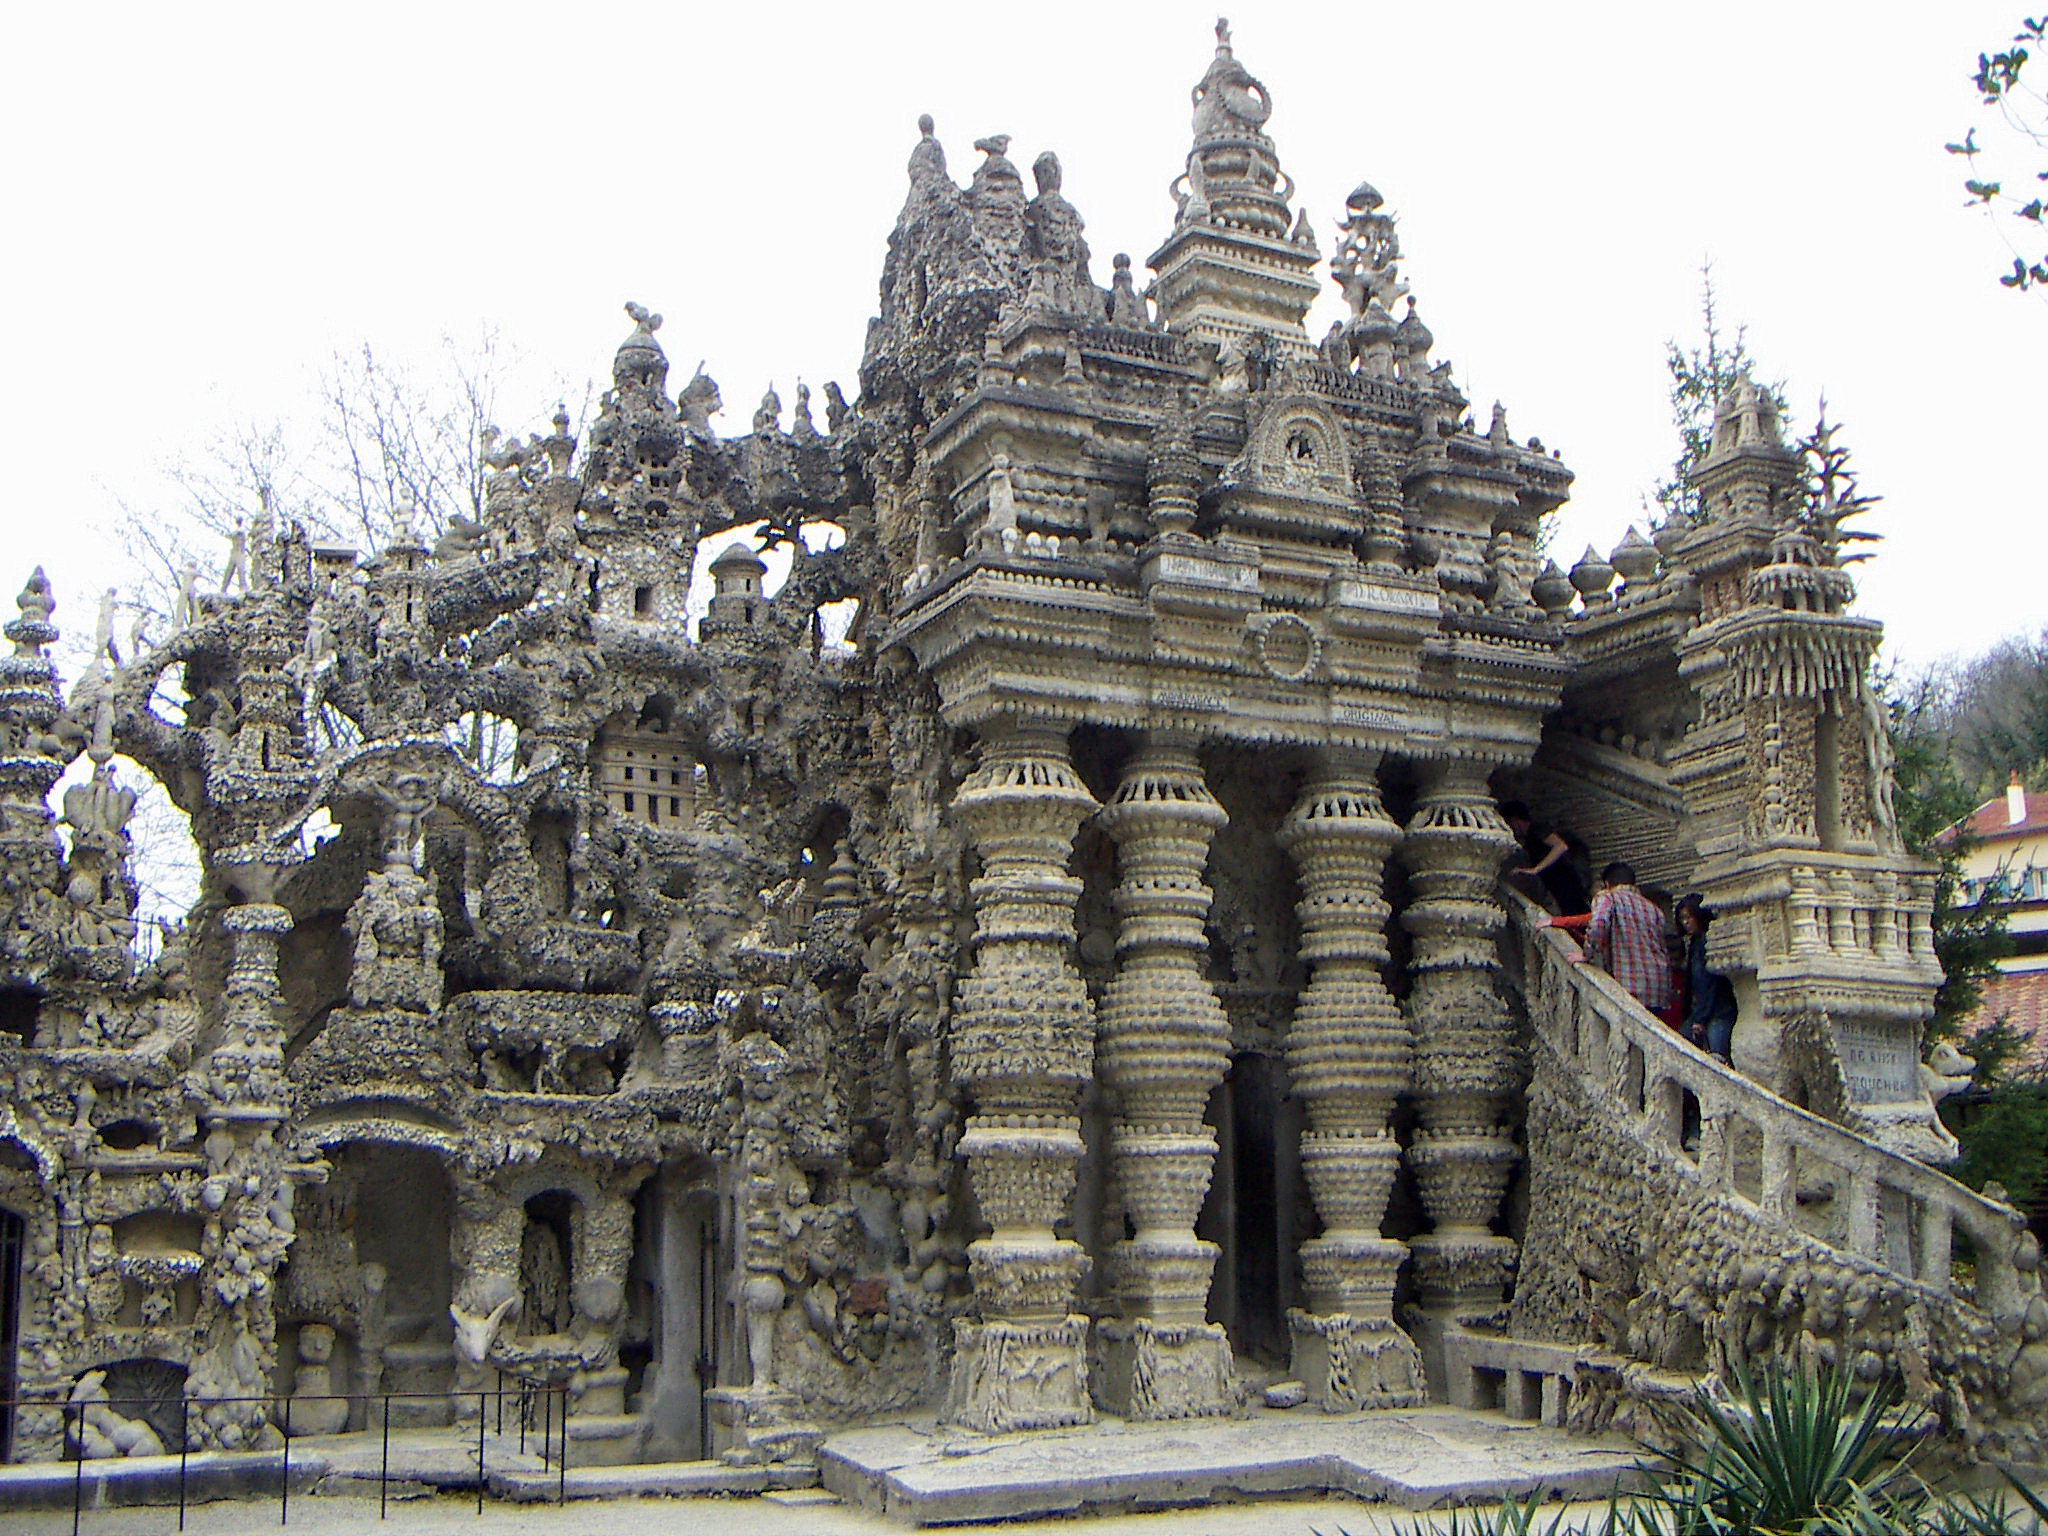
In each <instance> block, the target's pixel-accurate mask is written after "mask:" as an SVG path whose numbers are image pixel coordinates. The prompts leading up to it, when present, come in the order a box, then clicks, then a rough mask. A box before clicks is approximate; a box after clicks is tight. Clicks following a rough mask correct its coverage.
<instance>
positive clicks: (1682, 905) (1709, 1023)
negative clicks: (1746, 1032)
mask: <svg viewBox="0 0 2048 1536" xmlns="http://www.w3.org/2000/svg"><path fill="white" fill-rule="evenodd" d="M1672 911H1673V913H1674V914H1675V915H1676V916H1677V918H1678V930H1679V932H1680V933H1681V934H1683V935H1684V937H1685V996H1686V1002H1685V1037H1686V1039H1688V1040H1690V1041H1691V1042H1692V1043H1693V1044H1694V1045H1697V1046H1699V1047H1700V1048H1701V1049H1702V1050H1705V1051H1711V1052H1712V1053H1713V1054H1714V1055H1716V1056H1718V1057H1720V1058H1721V1059H1722V1060H1723V1061H1728V1060H1729V1059H1730V1056H1729V1051H1730V1047H1731V1045H1732V1043H1733V1041H1734V1038H1735V987H1734V985H1733V983H1731V982H1730V981H1729V980H1728V978H1727V977H1726V976H1724V975H1722V974H1721V972H1719V971H1714V970H1709V969H1708V968H1707V925H1708V924H1709V923H1711V922H1713V920H1714V909H1713V908H1712V907H1710V906H1708V905H1707V901H1706V898H1705V897H1704V896H1702V895H1700V893H1699V892H1697V891H1693V892H1691V893H1690V894H1688V895H1685V896H1681V897H1679V898H1678V905H1677V906H1676V907H1674V908H1673V909H1672Z"/></svg>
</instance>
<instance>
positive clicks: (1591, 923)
mask: <svg viewBox="0 0 2048 1536" xmlns="http://www.w3.org/2000/svg"><path fill="white" fill-rule="evenodd" d="M1552 926H1554V927H1558V928H1564V929H1566V930H1567V931H1572V930H1575V929H1576V928H1577V927H1578V924H1576V923H1569V922H1558V923H1555V924H1553V925H1552ZM1581 942H1582V943H1583V945H1584V949H1583V951H1582V953H1581V954H1580V956H1579V960H1578V963H1579V964H1582V965H1583V964H1585V963H1586V962H1588V961H1591V962H1592V963H1593V964H1595V965H1598V966H1600V967H1601V968H1602V969H1603V970H1605V971H1606V972H1607V974H1608V975H1610V976H1612V977H1613V978H1614V979H1615V980H1616V981H1618V982H1620V983H1621V984H1622V986H1624V987H1626V988H1627V989H1628V991H1629V993H1630V995H1631V996H1633V997H1634V998H1635V1000H1636V1001H1637V1002H1639V1003H1641V1004H1642V1005H1643V1006H1644V1007H1645V1008H1647V1009H1649V1010H1650V1012H1652V1013H1654V1014H1656V1015H1658V1016H1659V1017H1660V1018H1664V1019H1665V1022H1666V1023H1674V1022H1675V1020H1674V1019H1671V1018H1668V1017H1665V1016H1666V1015H1667V1014H1668V1013H1669V1012H1670V1009H1671V1004H1672V1000H1673V998H1674V997H1675V996H1676V992H1675V989H1674V988H1673V987H1672V984H1671V945H1670V943H1669V942H1668V941H1667V940H1666V938H1665V932H1664V913H1663V912H1662V910H1660V909H1659V908H1658V906H1657V903H1655V902H1654V901H1652V900H1650V898H1649V897H1647V896H1645V895H1644V894H1643V893H1642V891H1641V890H1639V889H1638V888H1637V886H1636V872H1635V870H1634V869H1633V868H1632V867H1631V866H1629V865H1627V864H1624V863H1622V862H1620V861H1619V860H1616V861H1615V862H1614V863H1612V864H1609V865H1608V866H1607V867H1606V868H1605V869H1603V870H1601V871H1600V894H1599V895H1598V896H1596V897H1594V898H1593V910H1592V913H1591V914H1590V915H1589V916H1588V917H1587V919H1586V923H1585V937H1584V939H1583V940H1582V941H1581Z"/></svg>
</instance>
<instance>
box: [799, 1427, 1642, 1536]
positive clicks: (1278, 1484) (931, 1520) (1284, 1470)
mask: <svg viewBox="0 0 2048 1536" xmlns="http://www.w3.org/2000/svg"><path fill="white" fill-rule="evenodd" d="M1639 1454H1640V1453H1639V1452H1638V1451H1637V1449H1636V1448H1635V1447H1634V1446H1633V1445H1631V1444H1630V1443H1628V1442H1627V1441H1624V1440H1621V1439H1619V1438H1613V1437H1595V1436H1584V1435H1573V1434H1567V1433H1566V1432H1565V1431H1563V1430H1560V1429H1554V1428H1550V1427H1548V1426H1545V1425H1539V1424H1527V1423H1518V1422H1514V1421H1511V1420H1509V1419H1506V1418H1504V1417H1501V1416H1500V1415H1497V1414H1487V1413H1473V1412H1469V1411H1465V1410H1460V1409H1455V1408H1418V1409H1414V1410H1411V1411H1386V1410H1382V1411H1379V1412H1375V1413H1367V1414H1345V1415H1339V1416H1334V1417H1333V1416H1326V1415H1323V1414H1319V1413H1314V1412H1311V1411H1304V1410H1300V1409H1296V1410H1291V1411H1284V1412H1283V1411H1273V1410H1265V1409H1261V1410H1259V1411H1257V1412H1254V1413H1252V1414H1250V1415H1249V1416H1247V1417H1245V1418H1241V1419H1210V1420H1201V1421H1182V1422H1176V1423H1164V1424H1158V1423H1153V1424H1127V1423H1123V1422H1120V1421H1118V1420H1114V1419H1104V1420H1101V1421H1100V1422H1098V1423H1096V1424H1094V1425H1091V1426H1088V1427H1086V1428H1082V1429H1070V1430H1040V1431H1037V1432H1034V1433H1031V1434H1016V1435H976V1434H972V1433H967V1432H963V1431H960V1430H956V1429H941V1428H938V1427H937V1426H936V1425H935V1424H934V1423H932V1422H931V1421H929V1420H923V1421H917V1422H912V1423H909V1424H900V1425H885V1426H881V1427H877V1428H873V1429H854V1430H845V1431H842V1432H840V1433H838V1434H834V1435H831V1436H829V1437H828V1438H827V1439H826V1441H825V1443H824V1445H823V1446H822V1447H821V1448H820V1450H819V1466H820V1472H821V1475H822V1479H823V1482H824V1485H825V1487H826V1488H827V1489H829V1490H831V1491H832V1492H833V1493H835V1494H837V1495H838V1496H839V1497H840V1498H842V1499H844V1500H845V1501H846V1502H847V1503H849V1504H854V1505H858V1506H860V1507H862V1508H864V1509H867V1510H870V1511H872V1512H874V1513H876V1514H881V1515H887V1516H889V1517H892V1518H894V1519H898V1520H903V1521H907V1522H909V1523H911V1524H915V1525H957V1524H962V1523H966V1522H970V1521H976V1520H1013V1519H1023V1518H1029V1517H1033V1516H1042V1515H1065V1514H1083V1513H1097V1512H1108V1511H1114V1510H1142V1509H1159V1508H1167V1507H1171V1506H1174V1505H1185V1504H1201V1503H1206V1502H1210V1501H1214V1500H1226V1499H1259V1498H1288V1497H1304V1498H1305V1497H1319V1496H1324V1495H1329V1494H1339V1495H1349V1496H1350V1497H1352V1498H1356V1499H1361V1500H1365V1501H1368V1502H1372V1503H1388V1504H1393V1505H1397V1506H1399V1507H1400V1508H1403V1509H1409V1510H1426V1509H1438V1508H1444V1507H1447V1506H1450V1505H1456V1504H1477V1503H1488V1502H1493V1501H1496V1500H1499V1499H1500V1498H1502V1497H1504V1496H1508V1495H1512V1496H1515V1497H1523V1496H1526V1495H1528V1494H1530V1493H1541V1494H1542V1496H1543V1497H1544V1499H1545V1500H1546V1501H1549V1500H1561V1499H1587V1498H1602V1497H1605V1495H1606V1494H1607V1492H1608V1491H1609V1490H1610V1489H1612V1488H1613V1487H1614V1486H1615V1485H1616V1483H1617V1482H1620V1483H1621V1484H1622V1485H1623V1486H1624V1487H1629V1486H1633V1473H1634V1467H1635V1462H1636V1458H1637V1456H1638V1455H1639Z"/></svg>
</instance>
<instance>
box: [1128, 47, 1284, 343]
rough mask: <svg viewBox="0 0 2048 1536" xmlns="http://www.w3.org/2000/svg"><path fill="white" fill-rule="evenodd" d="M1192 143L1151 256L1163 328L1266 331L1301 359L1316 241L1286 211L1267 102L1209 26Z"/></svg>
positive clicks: (1240, 338) (1227, 333)
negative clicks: (1209, 50)
mask: <svg viewBox="0 0 2048 1536" xmlns="http://www.w3.org/2000/svg"><path fill="white" fill-rule="evenodd" d="M1194 104H1195V121H1194V144H1193V146H1192V147H1191V148H1190V149H1189V150H1188V160H1187V169H1186V171H1185V172H1183V173H1182V174H1181V176H1180V177H1179V178H1178V179H1177V180H1176V181H1175V182H1174V184H1173V194H1174V197H1175V199H1176V201H1177V202H1178V203H1179V205H1180V206H1179V211H1178V213H1177V214H1176V215H1175V217H1174V227H1173V233H1172V235H1170V236H1169V237H1168V238H1167V241H1166V243H1165V244H1164V245H1162V246H1160V247H1159V249H1158V250H1156V251H1154V252H1153V253H1152V256H1151V259H1150V261H1149V263H1148V264H1149V265H1150V266H1151V268H1152V270H1153V271H1154V272H1156V273H1158V274H1159V276H1158V280H1157V282H1156V284H1155V286H1154V290H1153V291H1154V294H1155V296H1156V297H1157V298H1158V301H1159V313H1160V317H1161V319H1162V320H1164V322H1165V324H1166V327H1167V329H1168V330H1171V331H1180V332H1184V333H1186V334H1188V335H1190V336H1192V337H1194V338H1195V339H1197V340H1201V341H1213V342H1215V343H1217V344H1218V345H1221V344H1223V343H1226V342H1236V343H1237V344H1239V345H1243V344H1244V342H1245V341H1246V339H1247V338H1248V337H1251V336H1253V335H1256V334H1257V333H1259V332H1268V333H1271V334H1272V335H1273V336H1274V337H1275V338H1276V339H1277V340H1278V342H1279V345H1280V347H1281V350H1282V352H1283V353H1286V354H1290V355H1305V354H1306V353H1307V351H1308V349H1309V347H1308V334H1307V332H1305V331H1304V330H1303V329H1302V323H1301V322H1302V316H1304V315H1305V314H1307V313H1308V307H1309V305H1310V304H1311V303H1312V302H1313V301H1314V299H1315V296H1316V286H1317V284H1316V279H1315V276H1314V269H1315V265H1316V248H1315V237H1314V236H1313V235H1312V234H1310V233H1309V230H1308V228H1307V226H1306V224H1305V223H1304V224H1300V225H1297V224H1296V223H1295V221H1294V219H1293V216H1292V214H1291V213H1290V212H1289V208H1288V200H1289V198H1290V197H1291V196H1292V195H1293V192H1294V182H1293V178H1291V177H1290V176H1288V174H1287V173H1286V172H1285V171H1283V170H1282V169H1281V168H1280V155H1279V151H1278V150H1277V149H1275V148H1274V145H1273V141H1272V140H1271V139H1270V138H1268V137H1267V136H1266V129H1265V124H1266V119H1267V118H1268V117H1270V116H1271V115H1272V111H1273V98H1272V97H1271V95H1270V94H1268V92H1267V90H1266V88H1265V86H1263V85H1261V84H1260V83H1259V81H1258V80H1257V79H1255V78H1254V77H1253V76H1252V74H1251V73H1250V72H1249V71H1247V70H1246V69H1245V67H1244V66H1243V65H1242V64H1240V63H1238V61H1237V56H1236V55H1235V54H1234V53H1233V52H1232V51H1231V47H1230V27H1229V25H1228V24H1227V23H1225V22H1220V21H1219V22H1218V23H1217V24H1216V57H1215V58H1214V59H1213V60H1211V61H1210V64H1209V69H1208V72H1207V73H1206V74H1204V75H1203V76H1202V79H1201V82H1200V83H1199V84H1197V85H1196V86H1195V89H1194Z"/></svg>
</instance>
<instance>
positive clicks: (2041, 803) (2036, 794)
mask: <svg viewBox="0 0 2048 1536" xmlns="http://www.w3.org/2000/svg"><path fill="white" fill-rule="evenodd" d="M2021 794H2023V795H2024V796H2025V797H2026V806H2027V814H2026V815H2025V816H2024V817H2023V818H2022V819H2021V820H2019V821H2014V820H2013V819H2012V810H2011V806H2010V804H2009V803H2008V800H2007V797H2006V796H2005V795H2002V794H2001V795H1999V796H1998V797H1997V798H1996V799H1992V800H1986V801H1985V802H1984V803H1983V804H1982V805H1980V806H1978V807H1977V809H1976V810H1974V811H1972V812H1970V814H1969V815H1967V816H1965V817H1964V818H1963V819H1962V820H1961V821H1959V822H1957V823H1956V825H1955V826H1954V827H1950V828H1949V829H1948V831H1947V832H1944V833H1942V836H1943V837H1947V836H1948V835H1949V833H1950V832H1954V831H1955V830H1956V829H1957V828H1958V827H1960V828H1963V829H1965V830H1967V831H1968V832H1969V833H1970V834H1971V835H1972V836H1973V837H1976V838H1978V839H1980V840H1981V841H1984V842H1993V841H1996V840H1997V839H1999V838H2005V837H2024V836H2027V835H2028V834H2030V833H2034V832H2048V794H2043V793H2041V792H2040V791H2039V790H2022V791H2021Z"/></svg>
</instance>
